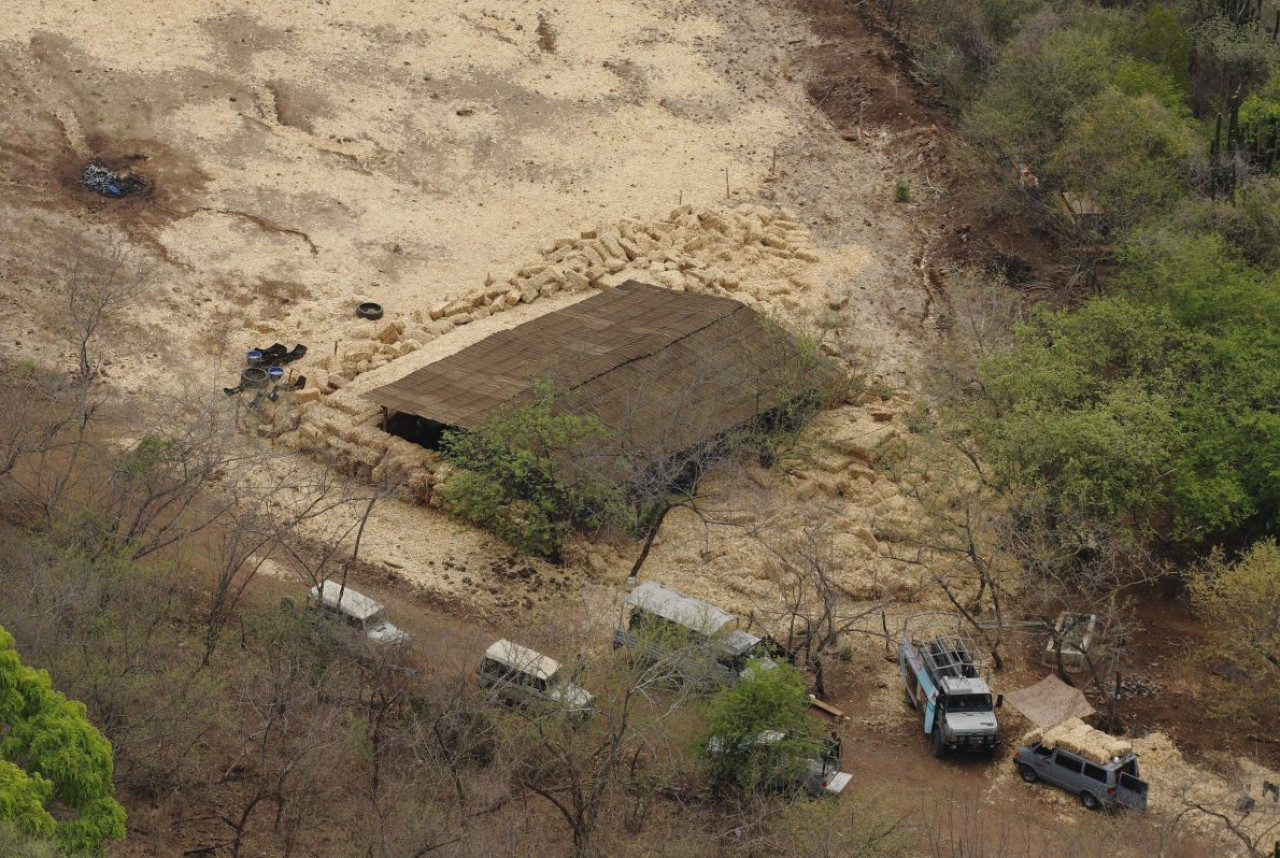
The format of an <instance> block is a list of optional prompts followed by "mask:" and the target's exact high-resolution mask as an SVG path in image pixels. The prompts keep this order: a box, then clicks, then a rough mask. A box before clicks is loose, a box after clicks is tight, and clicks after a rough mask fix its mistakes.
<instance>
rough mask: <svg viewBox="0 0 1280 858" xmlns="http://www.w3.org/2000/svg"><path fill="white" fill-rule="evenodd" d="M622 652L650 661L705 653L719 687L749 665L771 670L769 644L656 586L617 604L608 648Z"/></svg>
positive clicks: (732, 619) (716, 612) (723, 615)
mask: <svg viewBox="0 0 1280 858" xmlns="http://www.w3.org/2000/svg"><path fill="white" fill-rule="evenodd" d="M623 646H625V647H627V648H629V649H631V650H633V651H635V652H637V653H639V654H641V655H644V656H647V657H649V658H651V659H654V660H658V659H662V658H664V657H669V656H671V655H672V654H674V653H676V652H677V651H679V650H688V651H690V652H691V653H692V652H696V651H701V652H704V653H707V654H708V655H710V673H711V675H712V676H713V677H714V679H716V680H717V681H719V682H720V683H721V684H724V685H732V684H733V683H735V682H737V681H738V679H739V678H740V677H741V676H742V674H743V672H744V671H745V670H746V669H747V664H748V663H749V662H750V661H751V660H752V659H761V660H763V661H764V663H765V666H766V669H767V668H768V667H771V666H772V664H773V663H772V661H771V660H770V656H771V655H773V654H774V653H775V652H776V651H777V645H776V644H774V643H773V641H772V640H771V639H769V638H761V637H757V636H756V635H753V634H751V633H750V632H747V631H745V630H743V629H741V628H739V621H738V618H737V617H736V616H734V615H733V614H730V613H729V612H728V611H724V610H721V609H720V608H717V607H715V606H714V605H709V604H707V603H706V602H703V601H700V600H698V599H695V598H693V597H692V596H686V595H684V594H683V593H681V592H679V591H678V590H673V589H672V588H670V587H667V586H666V585H664V584H660V583H658V582H657V581H646V582H645V583H643V584H641V585H640V586H638V587H636V588H635V589H634V590H632V591H631V592H630V593H629V594H628V595H627V598H626V599H625V600H624V601H623V606H622V616H621V617H620V618H619V621H618V628H617V629H616V630H615V631H614V633H613V648H614V649H617V648H618V647H623ZM693 661H694V659H692V658H690V669H691V670H692V669H693V668H694V665H693V663H692V662H693Z"/></svg>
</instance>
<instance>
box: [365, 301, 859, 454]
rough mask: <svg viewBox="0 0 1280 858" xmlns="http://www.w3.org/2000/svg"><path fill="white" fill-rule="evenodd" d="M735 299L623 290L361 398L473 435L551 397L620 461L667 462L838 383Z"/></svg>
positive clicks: (463, 352)
mask: <svg viewBox="0 0 1280 858" xmlns="http://www.w3.org/2000/svg"><path fill="white" fill-rule="evenodd" d="M810 352H811V350H810V351H806V350H803V349H800V348H798V347H797V345H796V343H795V341H794V340H793V339H792V338H791V337H790V336H789V335H788V334H787V333H786V332H785V331H783V330H782V329H781V328H780V327H779V326H778V325H776V324H774V323H772V322H771V321H769V320H767V319H765V318H764V317H762V316H761V315H760V314H758V313H757V312H756V311H754V310H752V309H751V308H749V307H747V306H746V305H744V304H742V303H741V302H739V301H735V300H733V299H730V298H719V297H715V296H710V295H698V294H693V293H690V292H676V291H672V290H669V289H663V288H660V287H657V286H651V285H647V284H644V283H638V282H636V281H634V280H632V281H627V282H626V283H623V284H621V285H620V286H617V287H615V288H613V289H609V290H607V291H604V292H601V293H600V294H599V295H594V296H592V297H590V298H588V299H586V300H584V301H580V302H578V303H576V304H573V305H571V306H569V307H566V308H564V309H561V310H557V311H555V312H552V313H547V314H546V315H544V316H540V317H538V318H537V319H533V320H532V321H529V322H526V323H524V324H522V325H520V326H518V327H515V328H512V329H510V330H506V331H500V332H498V333H495V334H493V335H492V336H490V337H488V338H486V339H484V340H482V341H480V342H478V343H475V344H474V345H472V346H469V347H467V348H465V349H462V350H461V351H459V352H457V353H456V354H453V355H450V356H449V357H446V358H443V359H441V360H438V361H436V362H434V363H431V364H428V365H427V366H424V367H422V368H420V369H417V370H415V371H414V372H411V373H409V374H408V375H406V376H404V377H403V378H400V379H398V380H396V381H394V382H392V383H390V384H387V385H384V386H383V387H379V388H376V389H374V390H372V391H369V392H368V393H365V394H364V397H365V398H366V399H369V400H372V401H373V402H376V403H378V404H379V405H382V406H384V407H386V408H388V409H390V410H391V411H394V412H400V413H405V414H412V415H416V416H418V417H420V418H423V419H424V420H427V421H430V422H432V423H435V424H440V425H442V426H446V427H456V428H462V429H474V428H477V427H479V426H482V425H484V424H485V423H486V422H488V421H489V420H491V419H492V418H494V417H495V416H498V415H499V414H501V413H503V411H504V410H506V409H511V408H514V407H518V406H520V405H522V404H527V403H529V402H532V401H534V400H535V399H536V398H538V397H539V396H543V395H545V393H546V390H548V389H550V390H551V391H554V394H555V407H556V409H557V410H560V411H563V412H567V413H574V414H582V415H590V416H594V417H596V418H598V419H599V420H600V421H601V422H603V423H604V425H605V426H606V427H608V428H609V429H610V430H611V431H612V434H613V435H614V436H615V437H616V438H617V439H618V443H619V444H620V445H621V447H622V448H624V449H625V450H626V451H630V452H631V453H633V454H642V455H643V456H645V457H646V458H648V457H653V456H660V455H663V454H674V453H677V452H679V451H681V450H685V449H688V448H690V447H692V446H694V445H696V444H698V443H700V442H703V441H706V440H708V439H712V438H715V437H719V436H720V435H722V434H723V433H724V432H727V431H729V430H731V429H734V428H736V427H738V426H741V425H743V424H745V423H748V422H749V421H751V420H753V419H754V418H756V417H757V416H759V415H761V414H763V413H766V412H769V411H771V410H773V409H776V408H778V407H779V406H781V405H783V404H785V402H786V401H788V399H790V398H791V397H793V396H795V394H796V392H797V391H799V390H803V389H805V387H806V385H811V384H812V382H813V381H814V379H819V380H822V379H830V378H834V377H835V376H836V373H835V371H834V370H833V368H832V367H831V366H830V365H829V364H827V363H826V362H825V361H821V362H819V361H818V360H817V358H816V356H815V355H813V354H812V353H810Z"/></svg>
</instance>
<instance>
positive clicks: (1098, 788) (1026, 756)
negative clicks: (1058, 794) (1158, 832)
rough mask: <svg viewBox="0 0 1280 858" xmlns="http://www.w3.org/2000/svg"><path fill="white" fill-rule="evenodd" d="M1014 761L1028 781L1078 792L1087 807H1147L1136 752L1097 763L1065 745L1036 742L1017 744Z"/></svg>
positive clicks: (1145, 791) (1073, 792) (1145, 792)
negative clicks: (1063, 746)
mask: <svg viewBox="0 0 1280 858" xmlns="http://www.w3.org/2000/svg"><path fill="white" fill-rule="evenodd" d="M1013 762H1014V765H1016V766H1017V767H1018V774H1019V775H1021V776H1022V779H1023V780H1024V781H1026V782H1027V783H1029V784H1032V783H1035V782H1036V781H1044V782H1045V783H1050V784H1053V785H1054V786H1059V787H1062V788H1063V789H1064V790H1066V791H1067V792H1069V793H1071V794H1072V795H1076V796H1079V797H1080V803H1081V804H1083V805H1084V806H1085V807H1087V808H1089V809H1090V810H1095V809H1097V808H1099V807H1104V806H1109V805H1116V804H1118V805H1122V806H1124V807H1131V808H1133V809H1134V810H1146V809H1147V782H1146V781H1144V780H1142V779H1140V778H1139V777H1138V756H1137V755H1136V754H1125V755H1124V756H1123V757H1112V758H1111V759H1110V760H1108V761H1107V762H1105V763H1099V762H1097V761H1096V760H1090V759H1087V758H1085V757H1083V756H1081V755H1080V754H1075V753H1072V752H1071V751H1068V750H1067V749H1066V748H1046V747H1045V746H1044V745H1042V744H1040V743H1039V742H1036V743H1035V744H1034V745H1023V746H1022V747H1020V748H1018V750H1017V752H1016V753H1014V755H1013Z"/></svg>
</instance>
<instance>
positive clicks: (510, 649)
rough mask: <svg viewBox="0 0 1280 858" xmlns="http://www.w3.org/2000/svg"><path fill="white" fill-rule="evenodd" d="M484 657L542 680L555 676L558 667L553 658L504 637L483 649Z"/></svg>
mask: <svg viewBox="0 0 1280 858" xmlns="http://www.w3.org/2000/svg"><path fill="white" fill-rule="evenodd" d="M484 657H485V658H487V659H490V660H491V661H496V662H497V663H498V664H501V665H503V666H504V667H509V668H511V669H512V670H518V671H520V672H521V673H526V674H528V675H530V676H533V677H535V678H537V679H541V680H544V681H545V680H548V679H550V678H551V677H553V676H555V674H556V671H558V670H559V669H560V662H558V661H556V660H555V659H552V658H547V657H546V656H545V655H543V654H542V653H539V652H535V651H534V650H531V649H529V648H528V647H524V646H520V644H517V643H512V642H511V641H509V640H507V639H505V638H503V639H502V640H499V641H494V642H493V643H491V644H490V645H489V648H488V649H486V650H485V651H484Z"/></svg>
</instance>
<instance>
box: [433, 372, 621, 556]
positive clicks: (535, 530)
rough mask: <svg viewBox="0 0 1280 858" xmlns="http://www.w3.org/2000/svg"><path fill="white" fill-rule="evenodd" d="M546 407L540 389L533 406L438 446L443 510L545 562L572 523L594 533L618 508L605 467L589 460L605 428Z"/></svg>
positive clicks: (549, 398)
mask: <svg viewBox="0 0 1280 858" xmlns="http://www.w3.org/2000/svg"><path fill="white" fill-rule="evenodd" d="M554 402H555V397H554V395H553V393H552V392H551V391H550V390H549V389H546V388H543V389H541V390H540V391H539V396H538V398H537V400H536V401H534V402H533V403H530V404H527V405H523V406H520V407H518V408H515V409H512V410H511V411H509V412H508V413H506V414H504V415H501V416H499V417H497V418H496V419H494V420H491V421H490V422H489V423H487V424H485V425H484V426H482V427H480V428H479V429H475V430H470V431H452V432H446V433H445V435H444V438H443V440H442V446H443V450H444V457H445V459H446V461H448V462H449V463H450V464H452V465H453V466H454V467H455V468H457V470H456V471H454V472H453V473H452V474H450V475H449V477H448V479H447V480H446V482H445V483H444V487H443V489H442V493H443V498H444V505H445V507H446V509H448V510H449V511H450V512H452V513H454V514H455V515H458V516H461V517H462V518H465V519H468V520H470V521H473V522H475V523H476V524H478V525H480V526H482V527H484V528H486V529H488V530H490V531H491V532H493V533H494V534H496V535H497V536H499V537H501V538H502V539H504V540H506V541H507V542H509V543H511V544H512V545H514V546H515V547H517V548H520V549H522V550H524V551H528V552H531V553H534V554H542V555H545V556H548V557H551V558H557V557H559V554H560V551H561V549H562V547H563V546H564V541H565V540H566V539H567V538H568V536H569V534H570V532H571V531H572V529H573V527H574V526H575V525H582V526H587V527H592V528H601V527H604V526H606V525H608V524H610V523H612V522H613V521H615V520H617V519H619V518H621V517H622V516H623V510H624V505H623V502H622V501H623V497H622V491H621V489H620V487H619V486H618V484H617V483H616V482H613V481H612V480H610V479H609V478H608V476H607V474H608V472H609V468H608V463H602V462H599V461H596V457H594V456H592V455H591V454H590V451H591V450H592V449H599V448H600V447H601V446H602V445H601V442H602V441H603V439H604V438H605V437H606V436H607V434H608V430H607V429H606V428H605V427H604V425H603V424H602V423H601V422H600V421H599V420H597V419H596V418H594V417H583V416H578V415H574V414H561V413H556V412H555V411H554V410H553V405H554Z"/></svg>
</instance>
